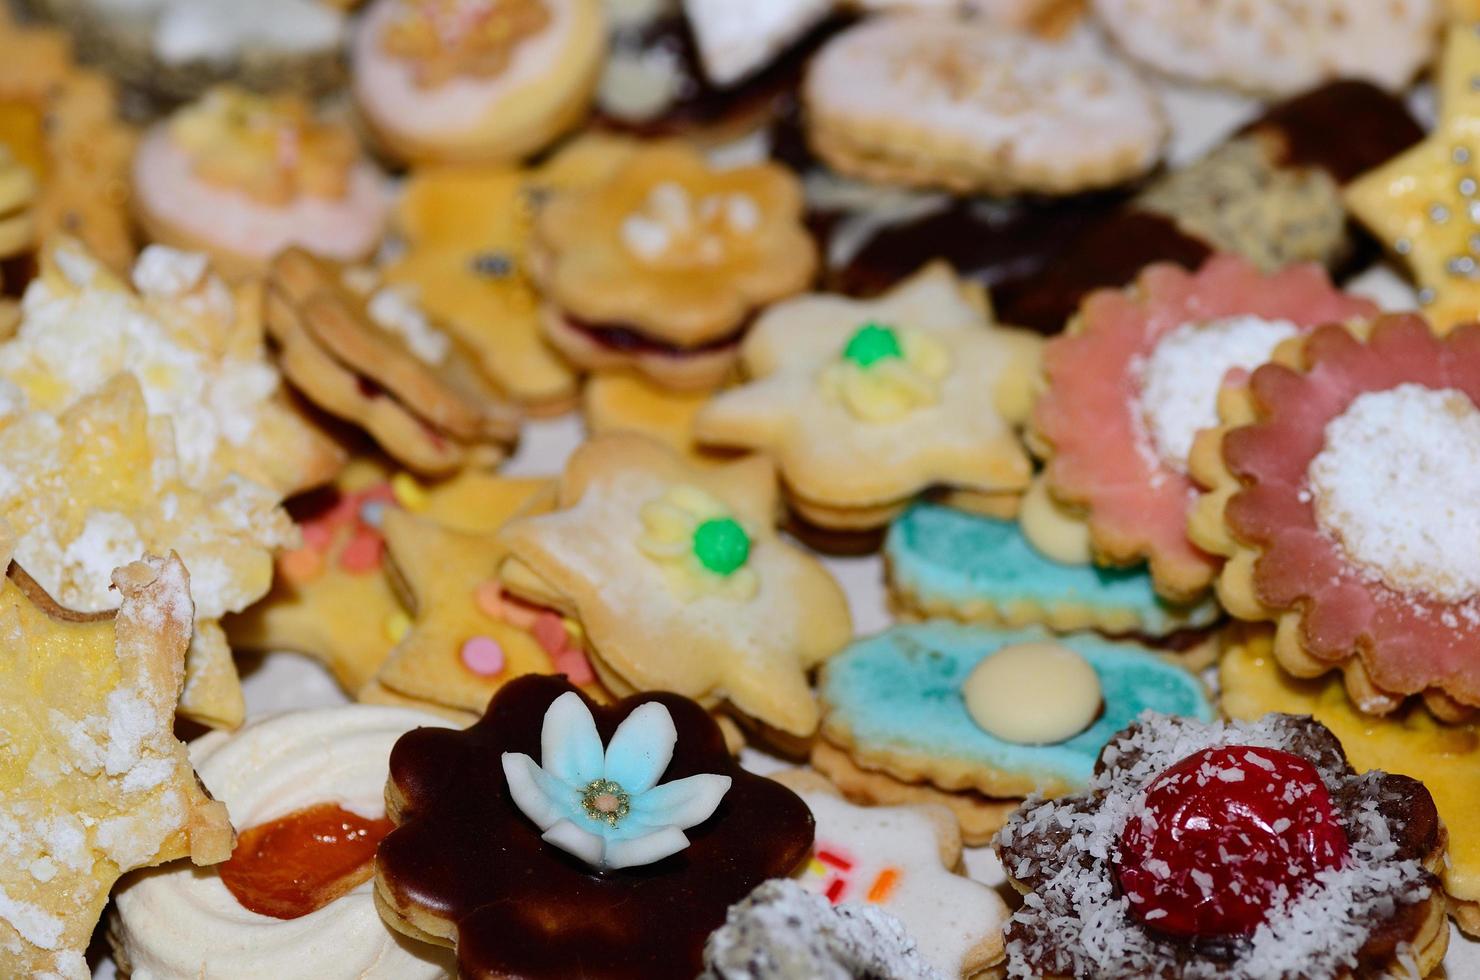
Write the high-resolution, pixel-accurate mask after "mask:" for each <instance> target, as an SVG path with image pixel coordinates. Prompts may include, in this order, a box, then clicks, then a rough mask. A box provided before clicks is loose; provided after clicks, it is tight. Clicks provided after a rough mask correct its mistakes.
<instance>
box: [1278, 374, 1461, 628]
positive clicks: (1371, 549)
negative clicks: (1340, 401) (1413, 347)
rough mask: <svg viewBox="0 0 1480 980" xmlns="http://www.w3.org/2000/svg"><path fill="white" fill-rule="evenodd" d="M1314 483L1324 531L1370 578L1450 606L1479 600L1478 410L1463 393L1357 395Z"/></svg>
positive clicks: (1328, 440)
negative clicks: (1471, 490)
mask: <svg viewBox="0 0 1480 980" xmlns="http://www.w3.org/2000/svg"><path fill="white" fill-rule="evenodd" d="M1307 479H1308V481H1309V485H1310V491H1311V495H1312V497H1313V499H1314V501H1315V510H1316V519H1317V522H1318V523H1319V525H1320V527H1321V529H1322V530H1323V531H1324V532H1325V533H1326V534H1328V535H1330V536H1331V537H1332V538H1334V539H1335V540H1336V541H1337V542H1339V543H1340V545H1341V547H1342V550H1343V551H1344V552H1345V553H1346V554H1347V556H1348V557H1350V558H1351V559H1352V560H1353V561H1354V562H1356V563H1357V564H1358V565H1360V566H1362V568H1363V569H1365V570H1366V571H1367V572H1368V573H1369V575H1370V576H1371V577H1373V578H1377V579H1380V580H1381V581H1382V582H1383V583H1385V584H1386V585H1388V586H1389V587H1390V588H1393V589H1395V590H1398V591H1400V592H1410V593H1411V592H1419V593H1423V594H1425V595H1428V596H1431V597H1434V598H1437V599H1440V600H1442V601H1445V602H1464V601H1466V600H1468V599H1472V598H1474V597H1476V596H1477V595H1480V547H1476V546H1475V545H1476V544H1477V543H1480V498H1476V496H1475V495H1474V493H1472V492H1470V488H1473V487H1475V486H1476V485H1477V483H1480V409H1477V408H1476V407H1475V404H1474V403H1473V402H1472V401H1471V400H1470V399H1469V397H1468V396H1467V395H1465V394H1464V393H1463V392H1461V391H1457V390H1455V389H1452V388H1445V389H1434V388H1427V387H1425V386H1423V385H1419V384H1411V383H1410V384H1401V385H1398V386H1397V387H1395V388H1390V389H1388V390H1386V391H1373V392H1366V393H1364V394H1361V395H1358V396H1357V397H1356V398H1355V399H1353V400H1352V403H1351V404H1350V405H1349V406H1348V407H1347V409H1346V411H1344V412H1342V413H1341V414H1340V415H1338V416H1336V417H1335V418H1334V419H1332V420H1331V421H1330V422H1329V423H1327V425H1326V432H1325V448H1324V449H1322V450H1321V452H1320V453H1319V454H1317V455H1316V457H1315V458H1314V459H1313V460H1311V463H1310V467H1309V469H1308V471H1307Z"/></svg>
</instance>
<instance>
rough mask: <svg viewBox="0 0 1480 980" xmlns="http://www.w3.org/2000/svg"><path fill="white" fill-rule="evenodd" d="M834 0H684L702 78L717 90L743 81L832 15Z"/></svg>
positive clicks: (685, 12)
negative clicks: (742, 1)
mask: <svg viewBox="0 0 1480 980" xmlns="http://www.w3.org/2000/svg"><path fill="white" fill-rule="evenodd" d="M833 6H834V3H833V0H800V2H797V0H791V2H784V3H760V4H756V5H754V6H751V7H747V8H745V9H743V10H742V9H741V8H739V7H736V6H735V5H734V4H733V3H726V2H725V0H683V11H684V16H685V17H686V18H687V20H688V23H689V27H690V29H691V30H692V31H693V34H694V44H695V47H696V48H697V50H698V53H699V63H700V64H701V65H702V66H703V68H704V76H705V77H706V78H708V79H709V81H710V82H711V83H712V84H714V85H718V86H720V87H722V88H728V87H730V86H732V85H735V84H737V83H738V82H741V81H743V80H744V79H745V78H746V77H747V76H750V75H753V74H754V73H756V72H757V71H759V70H760V69H762V68H764V67H765V66H766V65H768V64H770V63H771V62H772V61H773V60H775V58H776V56H777V55H779V54H780V53H781V52H782V51H784V50H786V49H787V48H789V47H790V46H791V45H793V44H795V43H796V42H797V41H799V40H800V39H802V38H803V37H806V35H807V33H808V32H809V31H811V30H812V29H813V28H814V27H816V26H817V25H818V24H820V23H822V22H823V21H824V20H826V19H827V17H828V15H829V14H831V13H832V8H833Z"/></svg>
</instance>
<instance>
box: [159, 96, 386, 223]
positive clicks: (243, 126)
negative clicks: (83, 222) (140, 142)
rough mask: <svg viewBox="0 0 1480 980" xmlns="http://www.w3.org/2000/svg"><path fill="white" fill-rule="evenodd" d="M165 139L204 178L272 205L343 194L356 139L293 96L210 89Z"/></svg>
mask: <svg viewBox="0 0 1480 980" xmlns="http://www.w3.org/2000/svg"><path fill="white" fill-rule="evenodd" d="M169 125H170V136H171V138H172V139H173V140H174V141H175V143H177V144H178V145H179V146H180V147H181V148H182V149H184V150H185V152H187V153H189V154H190V155H191V156H192V157H193V158H194V160H195V172H196V174H197V176H199V177H200V178H201V179H202V180H205V181H207V182H208V183H212V184H217V185H219V186H223V187H230V188H233V189H236V190H239V191H241V192H242V193H244V194H247V195H248V196H250V197H252V198H254V199H255V200H258V201H261V202H263V203H265V204H270V205H273V206H283V205H287V204H289V203H291V202H292V201H293V200H294V199H295V198H297V197H300V196H308V197H322V198H330V199H334V200H338V199H340V198H343V197H344V196H345V194H346V193H348V191H349V178H350V171H351V170H353V169H354V165H355V162H356V161H357V160H358V159H359V144H358V143H357V142H356V140H355V136H354V134H353V133H352V132H351V131H350V130H349V128H348V127H347V126H343V125H336V124H333V123H323V122H319V121H318V120H316V119H315V118H314V116H313V112H312V110H311V109H310V108H309V107H308V105H307V104H306V103H304V102H303V101H302V100H301V99H297V98H294V97H293V96H287V95H284V96H274V97H268V96H261V95H254V94H252V93H251V92H247V91H245V90H243V89H239V88H235V87H233V86H229V85H228V86H222V87H220V88H216V89H213V90H212V91H210V92H209V93H207V94H206V96H205V97H204V98H203V99H201V100H200V101H199V102H198V103H196V104H194V105H192V106H188V107H186V108H185V109H182V110H181V111H180V112H179V113H178V114H177V115H176V116H175V118H174V119H173V120H171V122H170V124H169Z"/></svg>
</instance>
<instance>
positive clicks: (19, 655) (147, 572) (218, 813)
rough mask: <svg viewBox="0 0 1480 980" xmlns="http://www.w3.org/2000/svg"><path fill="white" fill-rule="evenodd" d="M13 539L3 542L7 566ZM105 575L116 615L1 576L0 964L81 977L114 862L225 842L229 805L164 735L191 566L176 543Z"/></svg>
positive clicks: (214, 849) (225, 852)
mask: <svg viewBox="0 0 1480 980" xmlns="http://www.w3.org/2000/svg"><path fill="white" fill-rule="evenodd" d="M9 550H10V549H9V542H8V541H7V542H5V545H4V551H5V560H6V562H7V564H8V563H9ZM112 580H113V584H114V587H115V588H117V590H118V593H119V597H120V602H119V607H118V611H117V613H116V614H112V615H104V616H93V617H85V616H78V615H76V614H73V613H70V612H68V611H66V610H63V609H61V608H60V607H58V606H57V605H56V604H55V603H54V602H53V601H51V599H50V598H49V597H48V596H47V595H46V594H45V593H43V592H41V591H40V590H39V589H37V588H35V586H34V583H32V582H30V580H29V579H28V578H27V577H25V576H24V575H19V574H18V572H17V570H16V568H15V567H14V566H12V568H11V576H10V577H9V578H7V579H6V580H5V581H4V583H3V585H0V621H3V622H4V628H3V630H0V633H3V635H4V642H5V647H6V649H5V653H4V655H3V656H0V690H3V692H4V696H3V697H0V731H3V732H4V735H5V748H4V751H3V753H0V779H3V781H4V785H5V787H6V789H5V794H4V797H3V799H0V854H4V855H5V859H4V861H0V972H4V973H5V974H6V975H7V976H35V977H46V976H50V977H64V978H68V980H84V978H86V977H88V976H90V975H91V972H90V971H89V969H88V967H87V964H86V962H85V960H84V959H83V952H84V951H85V950H86V949H87V945H88V941H89V939H90V938H91V936H92V932H93V928H94V926H96V924H97V921H98V917H99V916H100V915H101V914H102V911H103V906H104V905H105V904H106V903H107V901H108V892H109V890H110V889H111V888H112V887H113V883H114V881H116V880H117V878H118V877H119V875H121V874H122V873H123V872H125V871H128V870H129V869H131V868H138V867H149V866H152V865H157V864H162V863H164V862H167V861H173V860H175V859H177V858H183V857H187V856H188V857H189V858H190V859H191V860H192V862H193V863H195V864H197V865H205V864H214V863H216V862H218V861H224V860H225V859H226V858H227V857H228V856H229V855H230V854H231V847H232V832H231V824H230V823H229V822H228V821H227V815H226V808H225V807H224V806H222V805H221V804H220V803H218V802H215V801H213V800H212V799H211V798H210V796H209V795H208V794H207V793H206V792H205V791H204V790H203V789H202V788H201V786H200V784H199V782H197V780H196V777H195V773H194V772H193V771H192V770H191V768H190V760H189V759H188V758H187V757H186V752H185V746H184V745H182V744H180V743H179V742H178V741H176V740H175V737H174V730H173V726H174V720H175V704H176V702H177V701H178V700H179V697H180V691H181V688H182V687H183V686H184V683H185V647H186V645H187V644H188V643H189V641H190V629H191V623H192V622H193V620H194V615H193V611H192V608H191V602H190V581H189V576H188V575H187V574H186V572H185V568H184V566H183V565H182V564H181V563H180V560H179V559H178V558H177V557H175V556H173V555H171V556H170V557H169V558H165V559H161V558H146V559H144V560H143V561H135V562H133V563H132V564H129V565H125V566H124V567H122V568H119V569H117V570H115V571H114V572H113V576H112ZM22 582H24V583H26V588H24V589H23V588H22V587H21V585H20V584H19V583H22Z"/></svg>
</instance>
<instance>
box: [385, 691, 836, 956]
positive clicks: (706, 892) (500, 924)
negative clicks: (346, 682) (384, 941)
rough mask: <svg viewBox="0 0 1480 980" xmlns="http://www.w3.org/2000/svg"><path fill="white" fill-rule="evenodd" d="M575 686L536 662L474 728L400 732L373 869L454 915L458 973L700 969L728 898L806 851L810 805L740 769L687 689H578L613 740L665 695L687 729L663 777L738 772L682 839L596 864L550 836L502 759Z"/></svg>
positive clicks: (410, 896) (527, 740)
mask: <svg viewBox="0 0 1480 980" xmlns="http://www.w3.org/2000/svg"><path fill="white" fill-rule="evenodd" d="M575 690H576V688H575V687H573V686H572V685H571V684H570V683H569V682H568V681H566V680H565V678H564V677H546V676H540V675H527V676H524V677H520V678H518V679H516V680H513V681H511V682H509V683H508V684H506V685H505V686H504V687H503V688H502V689H500V690H499V692H498V693H497V694H496V695H495V696H494V698H493V700H492V701H491V702H490V703H489V706H488V711H487V712H486V713H485V714H484V716H483V718H482V720H480V721H479V722H478V723H477V724H475V725H474V726H473V727H471V728H469V729H467V730H466V731H460V732H459V731H454V730H449V729H439V728H421V729H417V730H415V731H412V732H409V733H408V734H406V735H404V736H402V737H401V739H400V740H399V741H398V742H397V743H396V746H395V748H394V749H393V750H392V752H391V759H390V778H391V782H392V784H393V792H392V793H391V794H390V795H392V796H393V797H395V796H397V795H398V796H399V798H400V799H401V800H402V801H403V806H402V807H401V811H400V813H399V814H396V815H395V816H396V818H397V819H398V822H399V824H400V826H399V827H398V828H397V829H396V830H393V831H392V832H391V833H390V834H389V835H388V836H387V837H386V838H385V840H384V841H382V842H381V845H380V851H379V854H378V855H377V858H376V861H377V874H378V875H379V877H380V880H381V883H382V885H383V886H386V887H388V888H389V890H390V892H391V894H392V895H393V896H394V897H395V901H396V904H398V905H400V906H401V907H403V908H404V907H406V906H411V905H414V906H418V907H420V908H421V909H422V910H424V911H427V912H430V913H431V914H433V915H436V916H438V917H439V918H445V919H447V920H450V921H451V922H454V923H456V925H457V954H458V964H459V969H460V972H461V975H462V976H465V977H480V978H481V977H521V978H536V977H610V978H633V980H638V978H644V980H661V978H668V977H673V978H679V977H682V978H684V980H688V978H691V977H693V976H695V975H697V974H698V973H699V971H700V970H701V969H702V968H703V947H704V941H705V939H706V938H707V937H708V935H709V933H711V932H712V931H714V930H715V929H716V928H718V927H719V926H720V925H722V924H723V923H724V921H725V913H726V911H727V910H728V908H729V907H730V905H732V904H734V903H735V902H737V901H739V900H740V899H742V898H744V897H745V896H746V895H748V894H749V893H750V891H751V890H752V889H753V888H755V887H756V886H757V885H759V884H760V883H761V882H762V881H765V880H766V879H768V878H778V877H785V876H786V875H789V874H790V873H791V872H792V871H794V870H795V869H796V868H797V866H798V865H800V864H801V862H802V861H803V860H805V859H806V857H807V855H808V853H809V852H810V850H811V847H812V839H813V834H814V826H813V820H812V814H811V812H810V811H808V809H807V806H806V804H805V803H803V802H802V801H801V799H799V798H798V797H797V796H796V794H794V793H792V792H791V791H790V790H789V789H787V788H786V787H784V786H782V785H781V784H780V783H776V782H773V781H771V780H769V779H765V778H763V777H760V776H756V775H754V774H752V773H748V772H746V771H745V770H743V769H741V768H740V766H739V764H738V763H736V762H735V760H734V759H733V758H732V757H731V756H730V754H729V752H728V751H726V748H725V742H724V737H723V736H722V735H721V734H720V730H719V726H718V725H716V724H715V722H714V720H713V719H712V718H711V717H710V716H709V714H708V713H707V712H706V711H705V710H704V709H703V708H702V707H700V706H699V705H698V704H696V703H695V702H693V701H691V700H689V699H688V698H685V697H681V696H679V695H676V694H667V693H659V694H642V695H637V696H635V697H631V698H627V699H626V700H624V701H621V702H619V703H618V704H616V705H613V706H611V707H602V706H598V705H595V704H594V703H592V702H591V701H590V699H589V698H586V696H585V695H584V694H582V695H581V697H582V699H583V700H585V701H586V702H587V704H588V706H590V707H591V709H592V714H593V715H594V717H595V719H596V728H597V730H598V731H599V732H600V734H601V738H602V741H603V742H606V741H609V740H610V739H611V737H612V733H613V732H615V731H616V728H617V725H618V724H620V723H621V721H622V719H624V718H626V717H627V715H629V714H630V713H631V712H632V711H633V710H634V709H635V708H637V707H638V706H639V705H641V704H645V703H646V702H649V701H657V702H660V703H661V704H663V705H665V706H666V707H667V708H668V711H669V713H670V714H671V715H672V716H673V722H674V725H675V727H676V728H677V730H678V743H677V745H676V746H675V747H674V752H673V761H672V762H671V763H670V764H669V766H668V769H667V770H666V771H665V772H664V774H663V778H662V780H661V781H662V782H668V781H671V780H674V779H680V778H683V777H685V776H691V775H694V774H696V773H720V774H724V775H728V776H730V777H731V779H733V780H734V782H733V784H732V785H731V787H730V790H729V792H728V793H726V794H725V797H724V800H723V801H722V802H721V803H720V806H719V809H718V810H717V811H715V814H714V816H712V817H710V818H709V819H708V820H706V821H705V822H704V823H702V824H700V825H699V826H697V827H693V828H690V829H689V830H687V831H685V833H686V834H687V835H688V838H689V840H690V842H691V843H690V845H689V847H688V848H687V849H686V850H684V851H680V852H679V853H678V854H675V855H673V856H671V857H668V858H665V859H664V860H662V861H659V862H657V863H656V864H651V865H648V866H645V867H639V868H624V869H621V870H616V871H608V872H604V873H603V872H598V871H596V870H594V869H592V868H590V867H589V866H587V865H586V864H585V863H584V862H582V861H581V860H580V859H579V858H576V857H574V856H572V855H570V854H567V853H566V852H564V851H562V850H560V849H559V848H557V847H555V846H553V845H551V844H547V843H545V842H544V841H543V840H541V839H540V832H539V829H538V828H537V827H536V826H535V824H534V823H533V822H531V821H530V820H529V818H528V817H526V816H524V814H523V813H522V812H520V810H519V809H518V807H516V806H515V805H514V802H513V800H512V799H511V798H510V796H509V792H508V784H507V781H506V780H505V778H504V772H503V766H502V763H501V761H500V760H501V756H502V755H503V753H505V752H524V753H527V754H528V755H530V756H531V757H532V758H535V759H539V758H540V730H541V727H542V725H543V722H544V718H545V711H546V709H547V708H549V706H550V703H551V702H553V701H554V700H555V699H556V698H557V697H559V696H560V695H562V694H564V693H566V692H567V691H575ZM578 693H579V692H578Z"/></svg>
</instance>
